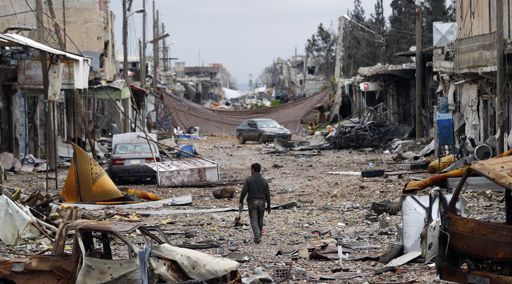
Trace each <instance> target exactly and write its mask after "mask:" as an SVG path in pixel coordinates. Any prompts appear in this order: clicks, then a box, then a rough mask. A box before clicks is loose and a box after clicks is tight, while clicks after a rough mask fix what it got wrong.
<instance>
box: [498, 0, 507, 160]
mask: <svg viewBox="0 0 512 284" xmlns="http://www.w3.org/2000/svg"><path fill="white" fill-rule="evenodd" d="M504 45H505V42H504V40H503V0H496V124H497V125H496V129H497V130H498V134H499V135H498V147H497V148H498V149H497V152H498V154H501V153H503V149H504V146H505V137H504V136H505V105H506V104H507V101H506V98H505V62H504V60H505V58H504V56H503V47H504Z"/></svg>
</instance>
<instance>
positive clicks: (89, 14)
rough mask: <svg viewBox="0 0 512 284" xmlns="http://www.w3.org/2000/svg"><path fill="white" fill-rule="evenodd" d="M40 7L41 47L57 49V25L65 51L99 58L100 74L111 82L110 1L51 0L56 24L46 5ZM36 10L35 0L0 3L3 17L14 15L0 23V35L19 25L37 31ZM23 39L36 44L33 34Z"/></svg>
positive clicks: (36, 37) (34, 32) (30, 33)
mask: <svg viewBox="0 0 512 284" xmlns="http://www.w3.org/2000/svg"><path fill="white" fill-rule="evenodd" d="M27 3H28V5H27ZM43 5H44V14H45V15H44V20H43V23H44V26H45V31H46V33H45V39H44V41H43V43H45V44H47V45H50V46H53V47H56V48H60V46H59V42H58V40H57V36H56V32H55V27H54V23H57V24H58V26H59V27H60V28H61V36H62V38H63V39H64V41H65V49H66V50H67V51H69V52H73V53H80V52H85V53H87V54H97V55H99V56H100V58H98V59H99V61H100V62H101V65H102V68H101V69H100V70H99V71H101V73H102V75H103V76H104V77H105V78H106V79H113V76H114V74H115V70H116V68H115V57H114V42H113V15H112V13H111V12H110V0H53V10H54V12H55V20H53V19H51V16H50V15H51V14H50V10H49V8H48V5H47V1H43ZM35 8H36V1H35V0H27V1H26V2H25V1H12V0H0V11H3V13H2V14H5V15H8V14H15V13H17V14H16V15H11V16H6V17H3V18H1V19H0V31H3V30H4V29H5V28H7V27H11V26H20V25H22V26H31V27H37V24H38V23H37V19H36V16H35V13H34V12H32V9H33V10H35ZM64 29H65V32H66V34H64ZM23 35H25V36H28V37H30V38H32V39H34V40H38V35H37V32H36V31H31V32H28V33H27V32H24V33H23Z"/></svg>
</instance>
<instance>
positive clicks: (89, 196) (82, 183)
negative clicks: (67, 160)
mask: <svg viewBox="0 0 512 284" xmlns="http://www.w3.org/2000/svg"><path fill="white" fill-rule="evenodd" d="M72 145H73V150H74V153H73V160H72V162H71V165H70V167H69V172H68V177H67V178H66V183H65V184H64V188H63V189H62V192H61V197H62V199H63V200H64V201H65V202H98V201H111V200H114V199H117V198H120V197H123V196H124V194H123V193H122V192H121V191H119V189H118V188H117V186H116V185H115V184H114V182H113V181H112V180H111V179H110V177H109V176H108V175H107V173H106V172H105V170H103V168H102V167H101V166H100V165H99V164H98V163H97V162H96V161H95V160H94V159H92V158H91V157H89V155H88V154H87V152H85V151H84V150H83V149H82V148H80V147H79V146H78V145H76V144H72Z"/></svg>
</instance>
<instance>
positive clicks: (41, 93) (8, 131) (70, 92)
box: [0, 0, 116, 157]
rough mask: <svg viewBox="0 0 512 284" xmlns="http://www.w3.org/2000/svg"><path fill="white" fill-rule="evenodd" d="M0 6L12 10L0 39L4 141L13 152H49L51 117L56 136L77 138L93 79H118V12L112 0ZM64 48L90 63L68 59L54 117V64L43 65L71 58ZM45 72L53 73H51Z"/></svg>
mask: <svg viewBox="0 0 512 284" xmlns="http://www.w3.org/2000/svg"><path fill="white" fill-rule="evenodd" d="M0 8H1V9H2V11H5V14H9V15H7V16H5V17H3V18H2V21H0V31H3V32H4V33H5V35H6V37H7V39H5V38H4V40H6V42H9V43H6V44H2V50H1V55H0V60H2V64H1V69H2V72H1V76H0V86H1V87H0V113H1V118H0V120H1V123H0V125H1V127H2V129H1V131H0V133H1V135H0V145H1V148H2V150H7V151H10V152H12V153H14V154H15V157H22V156H24V155H25V154H27V153H31V154H34V155H35V156H38V157H47V153H46V152H47V149H46V147H45V145H46V142H47V140H48V135H46V130H47V128H48V125H50V124H49V123H47V121H48V120H54V121H55V123H53V124H52V125H56V131H55V132H56V134H57V136H58V137H55V138H56V139H57V141H62V142H64V141H69V140H71V139H76V136H79V135H80V134H83V132H84V130H85V129H86V126H85V125H83V123H82V122H81V121H82V119H79V118H77V115H88V114H89V115H90V111H87V110H91V108H90V106H89V108H87V109H86V108H85V107H87V106H88V105H84V103H85V104H87V101H85V102H84V101H83V100H82V99H81V98H82V97H83V95H85V94H86V93H87V92H88V82H89V80H98V81H99V80H113V79H114V76H115V73H116V66H115V58H114V40H113V38H114V37H113V20H114V16H113V13H112V12H111V11H110V2H109V1H108V0H102V1H92V0H78V1H38V0H31V1H30V0H29V1H0ZM20 26H21V27H20ZM13 32H17V33H19V34H22V35H23V36H24V37H26V38H28V39H32V40H34V43H32V42H31V43H28V44H26V43H24V42H23V40H22V39H21V38H18V39H20V40H21V41H22V42H20V43H18V44H13V42H12V41H9V39H10V38H9V37H11V35H10V34H7V33H13ZM12 46H14V48H13V47H12ZM49 49H51V51H48V50H49ZM62 54H69V55H70V56H76V57H77V58H81V62H82V63H83V64H86V65H85V66H80V67H79V68H78V69H76V68H75V67H74V66H73V64H74V63H68V62H64V68H63V71H62V74H63V76H62V80H63V81H62V83H61V84H62V88H61V89H60V91H59V94H57V96H56V108H55V109H56V110H55V115H54V116H53V118H50V117H48V116H46V113H48V112H49V108H48V104H47V103H46V101H47V99H48V98H47V94H46V93H47V91H46V86H47V84H48V80H50V82H49V83H50V85H49V88H50V89H51V88H53V86H52V83H51V76H52V74H51V72H52V69H46V70H47V71H46V72H45V71H43V69H42V65H43V66H46V67H47V68H48V67H49V66H58V64H57V65H55V64H53V63H57V62H60V60H61V58H68V57H66V55H62ZM48 71H49V72H48ZM77 71H79V72H81V73H80V74H78V73H76V72H77ZM89 71H90V72H89ZM46 73H50V74H49V76H48V77H50V79H47V76H46ZM77 80H79V81H77ZM83 120H85V121H88V120H90V119H83ZM48 130H49V132H50V133H53V132H54V131H53V130H52V129H48ZM50 142H51V141H50ZM51 144H53V143H51Z"/></svg>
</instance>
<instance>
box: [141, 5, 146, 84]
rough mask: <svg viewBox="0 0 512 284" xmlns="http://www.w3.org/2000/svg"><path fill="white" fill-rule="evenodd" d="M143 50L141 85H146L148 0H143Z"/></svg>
mask: <svg viewBox="0 0 512 284" xmlns="http://www.w3.org/2000/svg"><path fill="white" fill-rule="evenodd" d="M142 10H144V12H143V14H142V52H141V56H140V86H141V87H142V88H145V87H146V42H147V40H146V0H142Z"/></svg>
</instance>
